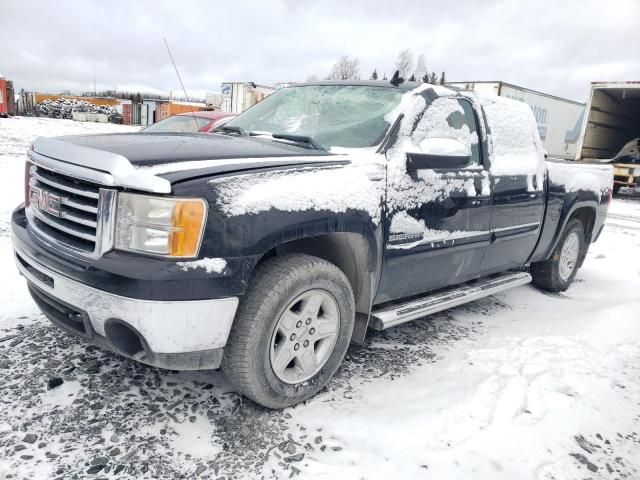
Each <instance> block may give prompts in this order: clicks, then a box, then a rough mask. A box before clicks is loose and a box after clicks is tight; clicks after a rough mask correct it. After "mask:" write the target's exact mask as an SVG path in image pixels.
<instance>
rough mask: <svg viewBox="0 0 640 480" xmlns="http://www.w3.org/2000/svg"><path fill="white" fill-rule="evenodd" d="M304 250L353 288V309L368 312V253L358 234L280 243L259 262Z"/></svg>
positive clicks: (369, 305)
mask: <svg viewBox="0 0 640 480" xmlns="http://www.w3.org/2000/svg"><path fill="white" fill-rule="evenodd" d="M287 253H306V254H307V255H313V256H314V257H318V258H322V259H323V260H326V261H328V262H331V263H333V264H334V265H335V266H336V267H338V268H339V269H340V270H342V272H343V273H344V274H345V276H346V277H347V279H348V280H349V283H350V284H351V288H352V289H353V294H354V297H355V298H354V300H355V305H356V311H357V312H361V313H369V309H370V307H371V300H372V291H371V289H372V281H371V256H370V255H371V254H370V251H369V246H368V244H367V241H366V239H365V238H364V237H363V236H362V235H359V234H357V233H328V234H326V235H321V236H319V237H310V238H302V239H299V240H292V241H290V242H286V243H283V244H282V245H278V246H277V247H274V248H272V249H271V250H269V251H268V252H266V253H265V254H264V255H263V256H262V258H261V259H260V261H259V262H258V264H260V263H262V262H263V261H265V260H267V259H269V258H272V257H274V256H278V255H284V254H287Z"/></svg>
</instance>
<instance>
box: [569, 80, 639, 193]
mask: <svg viewBox="0 0 640 480" xmlns="http://www.w3.org/2000/svg"><path fill="white" fill-rule="evenodd" d="M586 112H587V113H586V121H585V122H584V125H583V126H582V134H581V135H580V143H579V145H578V152H577V153H576V160H585V161H607V160H609V159H614V160H613V161H612V162H611V163H612V164H613V166H614V179H613V180H614V191H616V192H617V191H618V190H620V189H621V188H635V189H636V191H639V192H640V151H639V149H640V81H635V82H593V83H592V84H591V93H590V94H589V102H588V103H587V109H586Z"/></svg>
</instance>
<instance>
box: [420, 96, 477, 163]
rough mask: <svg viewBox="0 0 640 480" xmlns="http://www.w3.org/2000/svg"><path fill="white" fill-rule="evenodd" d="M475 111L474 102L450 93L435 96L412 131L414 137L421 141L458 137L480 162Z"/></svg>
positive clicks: (473, 161)
mask: <svg viewBox="0 0 640 480" xmlns="http://www.w3.org/2000/svg"><path fill="white" fill-rule="evenodd" d="M477 125H478V124H477V121H476V115H475V111H474V110H473V107H472V106H471V102H469V101H467V100H464V99H458V98H450V97H441V98H437V99H436V100H434V101H433V102H432V103H431V104H430V105H429V106H428V107H427V109H426V110H425V112H424V114H423V116H422V118H421V119H420V121H419V122H418V125H417V126H416V129H415V130H414V132H413V134H412V135H411V139H412V141H413V142H414V143H415V144H416V145H420V142H422V141H423V140H425V139H430V138H450V139H455V140H458V141H459V142H461V143H463V144H464V145H466V146H467V147H469V148H470V149H471V161H472V163H473V164H474V165H480V164H481V163H482V159H481V156H480V145H479V143H478V127H477Z"/></svg>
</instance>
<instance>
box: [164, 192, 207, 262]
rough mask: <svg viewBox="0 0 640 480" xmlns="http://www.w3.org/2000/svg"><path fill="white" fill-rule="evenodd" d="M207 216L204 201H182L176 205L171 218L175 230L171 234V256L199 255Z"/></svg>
mask: <svg viewBox="0 0 640 480" xmlns="http://www.w3.org/2000/svg"><path fill="white" fill-rule="evenodd" d="M205 214H206V211H205V204H204V202H203V201H202V200H180V201H179V202H178V203H177V204H176V206H175V208H174V210H173V216H172V218H171V224H172V227H173V228H172V231H171V233H170V234H169V256H171V257H195V256H197V255H198V249H199V247H200V239H201V237H202V229H203V228H204V219H205Z"/></svg>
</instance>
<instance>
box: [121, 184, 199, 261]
mask: <svg viewBox="0 0 640 480" xmlns="http://www.w3.org/2000/svg"><path fill="white" fill-rule="evenodd" d="M206 219H207V203H206V202H205V201H204V200H203V199H201V198H171V197H150V196H147V195H136V194H132V193H119V194H118V212H117V222H116V248H117V249H119V250H129V251H135V252H143V253H149V254H152V255H162V256H165V257H176V258H184V257H197V256H198V250H199V249H200V242H201V240H202V232H203V231H204V225H205V223H206Z"/></svg>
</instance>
